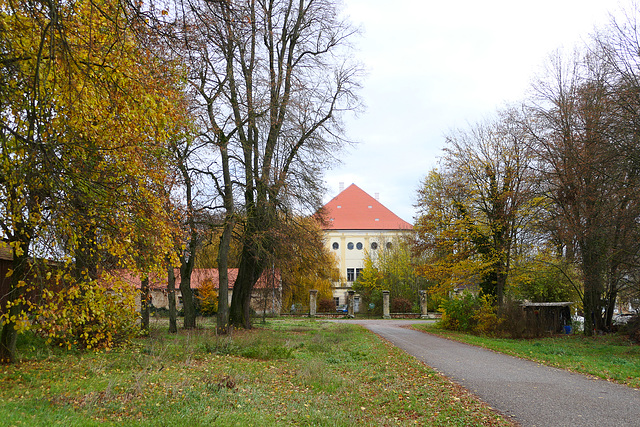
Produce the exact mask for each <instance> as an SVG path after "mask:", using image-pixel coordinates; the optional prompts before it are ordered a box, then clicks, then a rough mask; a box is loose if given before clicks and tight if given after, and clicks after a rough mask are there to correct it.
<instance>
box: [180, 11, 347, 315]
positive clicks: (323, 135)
mask: <svg viewBox="0 0 640 427" xmlns="http://www.w3.org/2000/svg"><path fill="white" fill-rule="evenodd" d="M174 4H175V20H174V21H173V23H172V24H171V28H174V29H175V31H174V32H173V33H172V37H175V39H176V40H178V41H179V43H180V49H182V53H181V55H182V56H183V57H184V58H185V61H186V63H187V64H189V83H190V87H191V95H192V99H193V100H194V106H195V107H196V108H195V109H194V112H195V114H197V121H198V128H199V129H200V132H199V138H200V139H201V140H202V141H206V142H207V143H208V144H209V147H212V148H213V149H212V150H211V151H210V154H209V156H210V165H209V167H207V168H204V167H203V168H202V171H203V172H205V175H206V176H207V177H208V178H211V179H212V180H213V183H214V188H216V189H217V193H218V194H217V195H218V197H219V200H221V203H218V204H212V205H210V208H211V209H223V210H224V212H225V219H224V221H223V227H224V228H223V230H224V231H223V233H222V238H221V248H220V250H219V252H218V253H219V256H220V258H219V260H218V265H219V268H220V271H221V273H222V274H221V285H220V290H221V294H220V300H221V301H224V296H223V295H222V293H223V292H224V290H225V289H226V286H225V285H224V283H223V282H224V280H225V277H227V276H226V274H225V271H226V268H225V266H226V265H227V260H226V259H225V257H226V256H227V254H228V245H229V242H230V239H231V233H232V231H233V230H234V225H235V223H236V222H237V221H238V218H239V217H240V216H241V217H242V223H241V224H242V226H243V233H242V236H241V237H240V238H241V241H242V248H243V249H242V253H241V259H240V266H239V273H238V278H237V280H236V283H235V284H234V291H233V298H232V303H231V307H230V312H229V315H230V323H231V324H235V325H239V326H245V327H250V325H251V321H250V301H251V292H252V289H253V286H254V284H255V282H256V280H257V279H258V277H260V276H261V274H262V272H263V271H264V269H265V268H266V267H267V264H268V261H267V260H268V259H269V256H270V254H271V253H272V252H273V251H274V248H275V239H276V235H277V233H276V229H277V227H278V224H279V223H280V222H281V221H282V219H283V218H287V217H289V216H290V215H289V214H284V215H279V212H290V211H291V210H292V209H297V208H300V207H301V206H313V207H317V206H319V204H320V200H319V199H320V197H319V193H320V192H319V190H320V187H321V186H320V178H321V176H322V167H323V163H324V162H325V160H327V159H329V158H331V156H332V155H333V154H334V153H335V152H336V151H337V149H338V148H339V147H340V145H341V144H342V143H343V142H344V138H343V136H342V130H341V127H340V121H339V118H340V115H341V114H342V113H343V112H344V111H345V110H350V109H353V108H355V107H356V106H357V105H358V104H357V97H356V96H355V93H354V90H355V89H356V88H357V87H358V77H359V72H360V69H359V67H358V66H357V65H356V64H353V63H352V62H351V59H350V56H349V51H348V44H347V40H348V38H349V37H350V36H351V35H353V34H354V33H355V30H354V29H353V28H352V27H350V26H349V24H348V23H347V22H346V21H343V20H341V19H340V18H339V17H338V12H337V10H336V7H335V5H334V3H333V2H332V1H328V0H303V1H293V0H277V1H276V0H271V1H266V0H237V1H226V2H207V1H199V0H189V1H187V0H185V1H182V2H176V3H174ZM169 15H171V13H170V14H169ZM236 200H238V202H236ZM239 200H242V202H240V201H239ZM236 212H239V214H240V215H237V214H236ZM225 248H226V249H225ZM225 325H226V323H225V320H224V316H223V315H222V313H221V316H220V317H219V320H218V326H219V327H224V326H225Z"/></svg>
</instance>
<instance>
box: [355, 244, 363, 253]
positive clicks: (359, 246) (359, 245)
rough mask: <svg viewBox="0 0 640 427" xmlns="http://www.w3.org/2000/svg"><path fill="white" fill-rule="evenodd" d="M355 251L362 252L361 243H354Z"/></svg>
mask: <svg viewBox="0 0 640 427" xmlns="http://www.w3.org/2000/svg"><path fill="white" fill-rule="evenodd" d="M356 249H357V250H359V251H361V250H362V243H361V242H358V243H356Z"/></svg>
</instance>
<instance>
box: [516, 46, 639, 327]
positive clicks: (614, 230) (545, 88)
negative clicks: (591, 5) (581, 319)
mask: <svg viewBox="0 0 640 427" xmlns="http://www.w3.org/2000/svg"><path fill="white" fill-rule="evenodd" d="M616 81H618V78H617V75H616V73H615V72H614V70H613V68H612V67H611V66H610V64H608V63H607V62H605V61H602V59H601V58H600V57H598V56H596V55H593V54H586V55H578V54H576V56H574V57H573V58H571V59H569V60H565V59H563V58H562V57H561V56H560V55H557V56H556V57H554V58H553V60H552V62H551V67H550V72H549V74H548V80H546V81H544V80H543V81H540V82H539V83H538V85H537V86H536V89H537V94H538V96H537V97H536V98H534V99H533V100H532V102H531V103H530V105H529V108H528V111H529V114H530V119H531V120H530V123H531V127H530V132H531V136H532V141H533V147H534V148H535V151H536V153H537V155H538V157H539V159H540V173H541V174H542V176H543V177H544V179H545V181H546V183H547V188H546V192H545V194H546V196H547V197H549V199H550V200H551V201H552V202H553V211H554V214H555V218H556V222H557V223H558V224H561V227H562V229H563V230H565V236H566V238H568V239H571V240H575V242H576V249H577V254H576V256H577V259H578V261H579V263H580V266H581V269H582V274H583V281H584V284H583V286H584V293H583V295H582V303H583V308H584V311H585V333H586V334H591V333H592V332H593V330H595V329H598V330H602V329H606V328H608V326H610V323H611V315H612V310H613V304H614V303H615V298H616V296H617V292H618V286H617V283H619V280H620V277H621V276H620V273H621V267H622V265H623V263H624V261H625V259H629V258H628V256H626V255H625V252H626V250H627V249H631V248H632V247H633V246H635V245H629V243H630V237H631V236H632V235H635V234H636V231H635V230H636V228H637V226H636V224H635V219H636V218H638V216H639V215H640V209H639V208H640V205H638V202H637V201H638V196H639V194H638V189H639V188H640V187H638V185H639V184H640V180H639V178H640V176H639V175H638V172H637V167H636V166H634V165H633V162H631V161H630V158H629V156H628V155H627V153H628V151H627V150H622V149H621V144H622V143H623V142H624V141H625V140H628V138H629V137H632V136H631V134H629V133H628V132H626V131H623V130H621V128H620V126H619V125H620V120H619V117H620V113H621V111H620V99H621V95H623V94H624V91H623V92H621V91H620V89H621V87H620V86H619V85H618V84H617V83H616V84H613V85H612V83H614V82H616ZM603 313H604V315H603Z"/></svg>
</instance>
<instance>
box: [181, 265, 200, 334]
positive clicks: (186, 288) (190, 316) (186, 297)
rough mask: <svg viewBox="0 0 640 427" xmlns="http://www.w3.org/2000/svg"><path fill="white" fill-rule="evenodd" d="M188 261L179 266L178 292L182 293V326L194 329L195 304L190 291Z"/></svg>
mask: <svg viewBox="0 0 640 427" xmlns="http://www.w3.org/2000/svg"><path fill="white" fill-rule="evenodd" d="M188 264H189V262H187V263H186V264H182V266H181V267H180V292H181V293H182V309H183V311H184V328H185V329H194V328H195V327H196V306H195V301H194V299H193V292H192V291H191V271H192V270H193V267H191V268H189V266H188Z"/></svg>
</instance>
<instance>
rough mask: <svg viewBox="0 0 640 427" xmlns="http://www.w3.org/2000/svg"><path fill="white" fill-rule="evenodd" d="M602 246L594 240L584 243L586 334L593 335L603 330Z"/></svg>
mask: <svg viewBox="0 0 640 427" xmlns="http://www.w3.org/2000/svg"><path fill="white" fill-rule="evenodd" d="M600 250H601V248H600V247H599V245H597V244H594V243H593V242H586V244H584V245H582V248H581V252H582V271H583V274H584V297H583V302H582V305H583V307H584V334H585V335H587V336H591V335H593V333H594V332H595V331H598V330H602V302H601V297H602V291H603V280H604V279H603V275H602V268H601V265H602V256H603V255H602V254H600Z"/></svg>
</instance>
